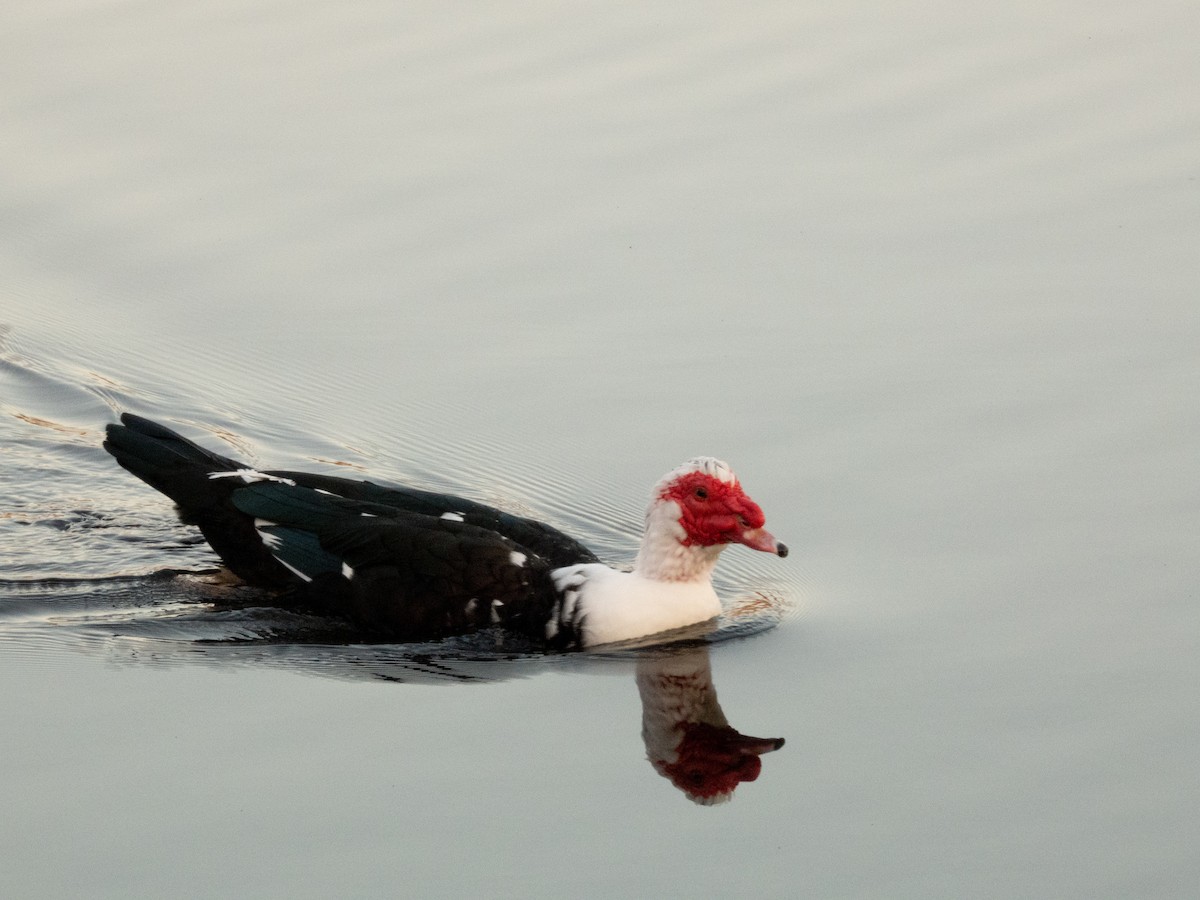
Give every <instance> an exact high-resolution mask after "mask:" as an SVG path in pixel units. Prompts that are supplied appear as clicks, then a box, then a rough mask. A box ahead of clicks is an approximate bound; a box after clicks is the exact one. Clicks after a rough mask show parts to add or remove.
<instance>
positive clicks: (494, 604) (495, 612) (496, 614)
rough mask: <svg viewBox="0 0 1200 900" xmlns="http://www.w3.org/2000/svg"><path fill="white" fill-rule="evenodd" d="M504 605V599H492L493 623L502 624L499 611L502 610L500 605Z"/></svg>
mask: <svg viewBox="0 0 1200 900" xmlns="http://www.w3.org/2000/svg"><path fill="white" fill-rule="evenodd" d="M503 605H504V601H503V600H493V601H492V624H493V625H499V624H500V612H499V610H500V607H502V606H503Z"/></svg>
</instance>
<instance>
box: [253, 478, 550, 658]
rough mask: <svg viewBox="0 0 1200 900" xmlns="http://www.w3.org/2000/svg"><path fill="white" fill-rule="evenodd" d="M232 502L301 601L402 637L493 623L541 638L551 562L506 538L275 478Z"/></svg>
mask: <svg viewBox="0 0 1200 900" xmlns="http://www.w3.org/2000/svg"><path fill="white" fill-rule="evenodd" d="M232 502H233V504H234V506H236V507H237V509H238V510H240V511H241V512H242V513H244V514H245V515H247V516H250V517H252V518H253V520H254V522H255V528H256V531H257V532H258V533H259V534H260V536H261V538H262V541H263V543H264V545H265V546H266V547H267V548H268V550H269V552H270V553H271V554H272V555H273V556H274V557H275V558H276V559H277V560H279V561H280V562H281V563H282V564H283V565H285V566H286V567H287V568H288V569H290V570H291V571H292V572H294V573H295V574H296V576H297V577H298V578H300V579H302V580H303V582H304V584H303V586H301V587H298V588H297V589H296V590H295V591H294V592H293V596H294V597H295V598H296V599H297V602H299V603H300V604H301V605H304V606H306V607H308V608H311V609H314V610H317V611H320V612H325V613H333V614H336V615H340V616H344V617H345V618H348V619H350V620H351V621H352V622H354V623H355V624H357V625H358V626H360V627H362V628H364V629H365V630H367V631H368V632H370V633H371V634H373V635H386V636H389V637H396V638H405V639H412V638H430V637H438V636H442V635H448V634H461V633H463V632H467V631H473V630H476V629H479V628H485V627H488V626H490V625H494V624H503V625H505V626H506V627H509V628H514V629H517V630H520V631H524V632H527V633H529V634H531V635H533V636H536V637H543V636H544V624H545V621H546V619H547V618H548V617H549V615H550V611H551V609H552V607H553V605H554V602H555V599H556V598H555V595H554V593H553V590H552V588H551V585H550V581H549V578H548V577H547V572H548V571H549V569H550V568H552V566H551V565H550V564H549V563H547V561H546V560H545V559H543V558H542V557H540V556H539V555H537V554H536V553H534V552H533V551H532V550H531V549H530V548H528V547H524V546H522V545H520V544H518V543H516V542H515V541H512V540H511V539H509V538H507V537H504V536H503V535H499V534H496V533H495V532H492V531H489V530H487V529H483V528H479V527H478V526H475V525H470V524H467V523H464V522H458V521H454V520H449V519H440V518H435V517H433V516H427V515H422V514H420V513H413V512H408V511H405V510H400V509H396V508H395V507H389V506H384V505H382V504H372V503H364V502H362V501H356V500H348V499H345V498H343V497H339V496H334V495H332V494H325V493H319V492H317V491H315V490H313V489H311V488H307V487H303V486H300V485H290V484H285V483H281V482H273V481H268V482H260V483H254V484H247V485H244V486H239V487H237V488H236V489H235V490H234V491H233V493H232Z"/></svg>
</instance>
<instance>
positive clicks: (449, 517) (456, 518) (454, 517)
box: [441, 512, 463, 522]
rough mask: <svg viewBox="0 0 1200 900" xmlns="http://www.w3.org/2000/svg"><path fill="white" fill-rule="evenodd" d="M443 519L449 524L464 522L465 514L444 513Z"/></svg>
mask: <svg viewBox="0 0 1200 900" xmlns="http://www.w3.org/2000/svg"><path fill="white" fill-rule="evenodd" d="M441 518H443V519H445V520H446V521H447V522H461V521H463V514H462V513H456V512H444V513H442V515H441Z"/></svg>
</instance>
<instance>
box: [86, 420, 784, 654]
mask: <svg viewBox="0 0 1200 900" xmlns="http://www.w3.org/2000/svg"><path fill="white" fill-rule="evenodd" d="M103 446H104V449H105V450H106V451H108V453H110V454H111V455H112V456H113V457H114V458H115V460H116V462H117V463H118V464H119V465H120V466H122V467H123V468H124V469H126V470H127V471H129V472H130V473H132V474H133V475H135V476H136V477H137V478H139V479H141V480H142V481H143V482H145V483H146V484H148V485H149V486H150V487H152V488H154V489H156V490H158V491H159V492H161V493H163V494H165V495H166V496H167V497H168V498H169V499H170V500H172V501H173V502H174V504H175V508H176V512H177V514H178V516H179V518H180V521H182V522H183V523H185V524H188V525H193V526H195V527H197V528H198V529H199V530H200V533H201V534H202V535H203V537H204V539H205V540H206V541H207V542H208V544H209V546H210V547H211V548H212V550H213V551H214V552H215V553H216V554H217V556H218V557H220V559H221V562H222V563H223V564H224V566H225V567H226V568H227V569H228V570H229V571H230V572H232V573H233V574H234V575H235V576H237V577H238V578H239V579H240V580H241V581H243V582H245V583H246V584H248V585H251V586H253V587H257V588H262V589H265V590H266V591H267V592H269V593H270V595H271V596H272V597H273V599H272V600H271V602H270V605H274V606H277V607H280V608H284V609H295V610H299V611H302V612H307V613H312V614H316V615H319V616H327V617H333V618H337V619H341V620H343V621H344V622H346V623H348V624H349V625H350V626H351V627H352V628H353V630H354V631H355V632H356V634H357V635H358V636H360V637H361V638H362V639H363V640H372V641H425V640H438V639H442V638H446V637H449V636H453V635H463V634H469V633H472V632H477V631H482V630H484V629H488V628H499V629H501V630H503V631H508V632H514V633H518V634H521V635H524V636H526V637H528V638H530V639H532V640H533V641H534V642H536V643H537V644H540V645H542V646H544V647H545V648H547V649H551V650H569V649H588V648H593V647H597V646H602V645H608V644H614V643H619V642H625V641H632V640H637V639H643V638H647V637H649V636H652V635H657V634H660V633H663V632H669V631H673V630H676V629H680V628H686V627H687V626H692V625H696V624H697V623H703V622H707V621H708V620H710V619H713V618H715V617H716V616H718V615H720V613H721V602H720V599H719V598H718V596H717V593H716V591H715V590H714V588H713V584H712V573H713V569H714V567H715V566H716V564H717V560H718V558H719V556H720V554H721V552H722V551H723V550H724V549H725V548H726V547H727V546H729V545H731V544H741V545H743V546H745V547H748V548H750V549H752V550H756V551H760V552H764V553H770V554H773V555H776V556H779V557H785V556H787V554H788V549H787V547H786V545H784V544H782V543H780V542H779V541H778V540H777V539H776V538H775V537H774V536H773V535H772V534H771V533H770V532H769V531H767V530H766V528H765V527H764V526H765V516H764V514H763V511H762V508H761V507H760V506H759V505H758V504H757V503H755V502H754V500H752V499H751V498H750V497H749V496H748V495H747V494H746V492H745V491H744V490H743V489H742V487H741V484H740V483H739V481H738V478H737V476H736V475H735V474H734V472H733V469H732V468H730V466H729V465H728V464H727V463H725V462H723V461H721V460H718V459H715V458H713V457H708V456H701V457H696V458H694V459H691V460H688V461H687V462H685V463H683V464H682V465H680V466H678V467H677V468H675V469H672V470H671V471H670V472H668V473H667V474H666V475H664V476H663V477H662V478H661V479H660V480H659V481H658V483H657V484H656V485H655V486H654V488H653V490H652V492H651V498H650V502H649V505H648V506H647V509H646V517H645V528H644V531H643V534H642V539H641V544H640V546H639V548H638V552H637V556H636V558H635V560H634V562H633V566H632V568H631V569H629V570H628V571H626V570H624V569H620V568H614V567H611V566H609V565H606V564H605V563H603V562H602V561H601V560H600V559H599V557H597V556H596V554H595V553H593V552H592V551H591V550H589V549H588V548H587V547H586V546H584V545H583V544H582V543H580V542H579V541H577V540H576V539H575V538H572V537H570V536H569V535H567V534H564V533H563V532H561V531H559V530H558V529H556V528H554V527H552V526H550V525H548V524H546V523H543V522H540V521H538V520H536V519H532V518H527V517H524V516H518V515H515V514H513V513H510V512H506V511H504V510H501V509H498V508H495V507H492V506H488V505H486V504H484V503H480V502H478V501H474V500H470V499H467V498H465V497H457V496H454V495H451V494H443V493H438V492H435V491H429V490H423V489H418V488H414V487H408V486H404V485H397V484H387V483H376V482H373V481H367V480H356V479H351V478H342V477H338V476H332V475H323V474H313V473H305V472H297V471H290V470H266V471H260V470H258V469H255V468H253V467H251V466H248V465H246V464H244V463H242V462H239V461H238V460H235V459H232V458H229V457H226V456H222V455H220V454H218V453H215V452H213V451H211V450H208V449H206V448H204V447H202V446H200V445H199V444H197V443H195V442H193V441H192V440H190V439H188V438H186V437H184V436H183V435H181V434H179V433H177V432H175V431H173V430H171V429H170V428H168V427H166V426H165V425H161V424H159V423H157V422H154V421H152V420H150V419H147V418H144V417H142V416H138V415H134V414H132V413H123V414H122V415H121V416H120V423H119V424H117V423H111V424H109V425H108V426H107V428H106V430H105V440H104V443H103Z"/></svg>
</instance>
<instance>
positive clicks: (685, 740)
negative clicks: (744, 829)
mask: <svg viewBox="0 0 1200 900" xmlns="http://www.w3.org/2000/svg"><path fill="white" fill-rule="evenodd" d="M782 746H783V739H782V738H756V737H749V736H747V735H743V734H739V733H738V732H737V731H736V730H735V729H733V728H730V727H728V726H726V727H724V728H721V727H718V726H716V725H709V724H708V723H707V722H687V723H685V724H684V725H683V737H682V739H681V740H680V741H679V747H678V748H677V750H676V752H677V753H678V754H679V758H678V759H677V760H676V761H675V762H674V763H670V764H663V765H662V767H661V771H662V773H663V774H664V775H666V776H667V777H668V778H670V779H671V783H672V784H674V785H675V786H676V787H677V788H679V789H680V790H681V791H683V792H684V793H685V794H688V795H689V796H691V797H693V798H697V799H701V800H712V799H713V798H715V797H720V796H723V795H727V794H732V793H733V791H734V789H735V788H736V787H737V786H738V785H739V784H740V783H741V782H743V781H754V779H756V778H757V777H758V775H759V772H761V771H762V760H761V759H759V758H758V757H759V754H762V753H770V752H771V751H772V750H778V749H779V748H780V747H782Z"/></svg>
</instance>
